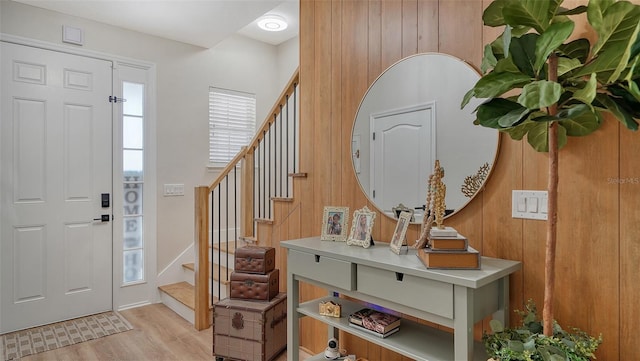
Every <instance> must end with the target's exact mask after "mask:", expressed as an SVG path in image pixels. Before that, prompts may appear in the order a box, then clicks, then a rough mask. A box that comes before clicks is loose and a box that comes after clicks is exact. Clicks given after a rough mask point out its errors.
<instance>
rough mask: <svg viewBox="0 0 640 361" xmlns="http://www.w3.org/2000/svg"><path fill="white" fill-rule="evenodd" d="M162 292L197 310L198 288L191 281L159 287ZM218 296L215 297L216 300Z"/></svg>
mask: <svg viewBox="0 0 640 361" xmlns="http://www.w3.org/2000/svg"><path fill="white" fill-rule="evenodd" d="M158 288H159V289H160V290H161V291H162V292H164V293H166V294H167V295H169V296H171V297H173V298H175V299H176V300H177V301H179V302H180V303H182V304H183V305H185V306H187V307H189V309H191V310H195V308H196V288H195V287H194V286H193V285H192V284H190V283H189V282H186V281H182V282H177V283H172V284H168V285H164V286H159V287H158ZM217 299H218V298H217V297H214V301H216V300H217ZM209 308H210V309H211V308H213V306H211V305H210V306H209Z"/></svg>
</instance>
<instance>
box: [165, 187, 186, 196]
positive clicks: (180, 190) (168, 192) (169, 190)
mask: <svg viewBox="0 0 640 361" xmlns="http://www.w3.org/2000/svg"><path fill="white" fill-rule="evenodd" d="M164 195H165V196H183V195H184V184H165V185H164Z"/></svg>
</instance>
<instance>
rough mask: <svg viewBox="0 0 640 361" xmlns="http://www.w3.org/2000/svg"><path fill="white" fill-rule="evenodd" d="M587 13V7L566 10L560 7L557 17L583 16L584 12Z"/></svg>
mask: <svg viewBox="0 0 640 361" xmlns="http://www.w3.org/2000/svg"><path fill="white" fill-rule="evenodd" d="M586 11H587V7H586V6H584V5H580V6H578V7H576V8H573V9H565V8H563V7H560V8H559V9H558V13H557V15H578V14H582V13H584V12H586Z"/></svg>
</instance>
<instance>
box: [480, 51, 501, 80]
mask: <svg viewBox="0 0 640 361" xmlns="http://www.w3.org/2000/svg"><path fill="white" fill-rule="evenodd" d="M497 63H498V59H496V56H495V55H494V54H493V49H492V48H491V44H487V45H485V46H484V56H483V57H482V64H481V65H480V70H481V71H482V74H486V73H487V71H489V70H491V69H493V68H494V67H495V66H496V64H497Z"/></svg>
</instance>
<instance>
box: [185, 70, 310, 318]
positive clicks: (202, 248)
mask: <svg viewBox="0 0 640 361" xmlns="http://www.w3.org/2000/svg"><path fill="white" fill-rule="evenodd" d="M299 79H300V71H299V69H296V71H295V72H294V74H293V76H292V77H291V79H290V80H289V82H288V83H287V85H286V87H285V88H284V90H283V91H282V93H281V94H280V96H279V98H278V101H277V102H276V103H275V105H274V106H273V108H272V109H271V111H270V112H269V115H268V116H267V117H266V119H265V120H264V121H263V123H262V125H261V126H260V128H259V129H258V131H257V132H256V134H255V135H254V136H253V138H252V140H251V142H249V145H248V146H246V147H242V149H241V150H240V151H239V152H238V154H236V155H235V157H233V159H232V160H231V161H230V162H229V163H228V164H227V165H226V166H225V167H224V168H223V169H222V171H221V172H220V174H219V175H218V176H217V177H216V179H215V180H214V181H213V182H212V183H211V185H209V186H208V187H207V186H201V187H196V188H195V240H194V242H195V244H194V248H195V253H196V264H195V284H196V285H195V297H196V300H195V301H196V302H195V310H194V311H195V318H194V321H195V325H194V326H195V328H196V329H198V330H203V329H206V328H208V327H209V321H210V313H209V304H210V303H209V297H210V295H209V283H210V282H209V267H208V264H209V259H208V258H209V253H210V252H209V216H210V215H211V214H212V213H211V212H212V209H210V207H211V203H210V202H209V200H210V197H213V196H212V192H213V191H214V190H215V189H216V188H217V187H219V186H221V185H222V184H223V181H224V180H225V179H227V177H228V176H229V175H230V174H231V172H232V171H233V170H234V169H235V168H236V167H237V166H238V165H239V164H240V163H241V162H242V165H243V168H242V175H241V177H242V180H243V185H242V186H241V189H242V191H243V194H244V197H242V201H241V202H242V206H241V209H244V212H243V217H242V219H241V221H240V224H241V231H242V232H243V236H247V235H248V234H249V232H250V231H249V229H250V228H252V225H253V222H254V217H255V214H254V212H253V204H254V202H255V200H254V198H253V194H252V189H253V188H252V187H253V183H254V160H255V158H254V149H255V148H256V147H257V146H258V145H259V144H260V142H261V141H263V140H264V135H265V133H267V132H268V131H269V129H270V128H271V126H272V124H273V123H274V122H275V121H276V120H277V117H278V115H280V114H281V110H282V108H283V107H285V106H286V105H287V102H288V100H289V96H290V95H292V94H294V91H295V89H296V87H297V86H298V82H299ZM287 116H289V114H287ZM251 232H253V230H252V231H251ZM245 233H246V234H245Z"/></svg>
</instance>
